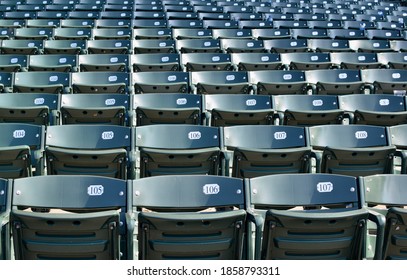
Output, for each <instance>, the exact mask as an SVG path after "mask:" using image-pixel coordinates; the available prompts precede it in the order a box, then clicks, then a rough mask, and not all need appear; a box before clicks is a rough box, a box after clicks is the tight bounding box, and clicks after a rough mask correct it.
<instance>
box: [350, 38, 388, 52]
mask: <svg viewBox="0 0 407 280" xmlns="http://www.w3.org/2000/svg"><path fill="white" fill-rule="evenodd" d="M349 47H350V48H351V49H352V50H353V51H355V52H372V53H379V52H391V51H393V49H392V48H391V46H390V42H389V40H385V39H370V40H349Z"/></svg>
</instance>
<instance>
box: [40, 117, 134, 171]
mask: <svg viewBox="0 0 407 280" xmlns="http://www.w3.org/2000/svg"><path fill="white" fill-rule="evenodd" d="M130 154H131V130H130V128H128V127H123V126H118V125H89V124H87V125H84V124H71V125H58V126H49V127H48V128H47V138H46V141H45V155H46V161H47V174H48V175H97V176H105V177H111V178H118V179H127V178H132V176H133V175H132V173H131V172H132V169H131V168H132V167H131V165H132V161H131V159H130V156H131V155H130Z"/></svg>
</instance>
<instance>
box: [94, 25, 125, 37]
mask: <svg viewBox="0 0 407 280" xmlns="http://www.w3.org/2000/svg"><path fill="white" fill-rule="evenodd" d="M92 35H93V39H94V40H131V38H132V32H131V29H129V28H123V27H120V28H95V29H93V32H92Z"/></svg>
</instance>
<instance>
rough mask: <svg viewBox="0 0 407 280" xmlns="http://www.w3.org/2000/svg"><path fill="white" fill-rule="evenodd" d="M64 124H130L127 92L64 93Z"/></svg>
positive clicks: (62, 105) (62, 108)
mask: <svg viewBox="0 0 407 280" xmlns="http://www.w3.org/2000/svg"><path fill="white" fill-rule="evenodd" d="M59 110H60V112H61V116H60V117H61V123H62V124H106V125H109V124H111V125H127V124H129V110H130V98H129V96H128V95H126V94H103V93H101V94H86V93H83V94H64V95H62V96H61V104H60V107H59Z"/></svg>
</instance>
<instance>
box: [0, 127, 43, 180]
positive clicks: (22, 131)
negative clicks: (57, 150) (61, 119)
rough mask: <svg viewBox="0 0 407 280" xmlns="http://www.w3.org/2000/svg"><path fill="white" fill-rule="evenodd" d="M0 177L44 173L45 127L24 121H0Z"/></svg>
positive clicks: (17, 176)
mask: <svg viewBox="0 0 407 280" xmlns="http://www.w3.org/2000/svg"><path fill="white" fill-rule="evenodd" d="M0 129H1V131H2V133H1V137H0V147H1V148H0V154H1V156H0V158H1V159H0V165H1V168H0V178H19V177H29V176H33V175H35V176H37V175H42V174H43V173H44V157H43V153H44V140H45V139H44V138H45V127H44V126H40V125H32V124H24V123H0Z"/></svg>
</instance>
